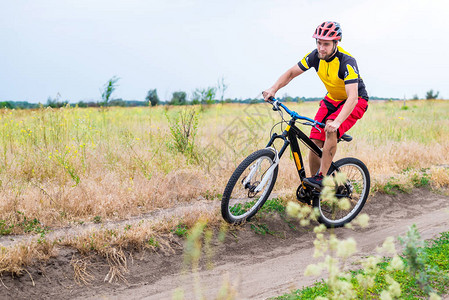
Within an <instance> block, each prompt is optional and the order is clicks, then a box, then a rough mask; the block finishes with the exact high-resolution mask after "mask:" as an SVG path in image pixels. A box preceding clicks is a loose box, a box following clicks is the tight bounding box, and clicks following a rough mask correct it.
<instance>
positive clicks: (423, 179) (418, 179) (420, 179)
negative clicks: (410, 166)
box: [411, 173, 430, 188]
mask: <svg viewBox="0 0 449 300" xmlns="http://www.w3.org/2000/svg"><path fill="white" fill-rule="evenodd" d="M411 181H412V184H413V186H415V187H418V188H419V187H426V186H429V185H430V175H429V174H427V173H422V174H419V173H415V174H413V175H412V178H411Z"/></svg>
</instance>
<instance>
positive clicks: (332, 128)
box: [324, 120, 341, 132]
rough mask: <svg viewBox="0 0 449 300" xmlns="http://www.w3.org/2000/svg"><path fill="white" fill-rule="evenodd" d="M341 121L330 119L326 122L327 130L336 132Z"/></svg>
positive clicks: (325, 129)
mask: <svg viewBox="0 0 449 300" xmlns="http://www.w3.org/2000/svg"><path fill="white" fill-rule="evenodd" d="M340 125H341V123H340V122H339V121H337V120H333V121H329V122H327V123H326V127H324V131H325V132H336V131H337V129H338V127H340Z"/></svg>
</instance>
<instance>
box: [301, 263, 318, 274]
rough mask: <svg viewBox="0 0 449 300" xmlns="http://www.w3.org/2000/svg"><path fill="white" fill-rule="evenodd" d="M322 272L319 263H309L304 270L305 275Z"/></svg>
mask: <svg viewBox="0 0 449 300" xmlns="http://www.w3.org/2000/svg"><path fill="white" fill-rule="evenodd" d="M320 274H321V267H320V266H319V265H314V264H311V265H308V266H307V267H306V270H305V271H304V275H305V276H318V275H320Z"/></svg>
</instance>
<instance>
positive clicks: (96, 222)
mask: <svg viewBox="0 0 449 300" xmlns="http://www.w3.org/2000/svg"><path fill="white" fill-rule="evenodd" d="M93 222H94V223H95V224H99V223H101V216H95V217H94V218H93Z"/></svg>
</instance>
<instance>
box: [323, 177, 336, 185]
mask: <svg viewBox="0 0 449 300" xmlns="http://www.w3.org/2000/svg"><path fill="white" fill-rule="evenodd" d="M333 185H334V181H333V180H332V177H330V176H326V177H324V178H323V186H333Z"/></svg>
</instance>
